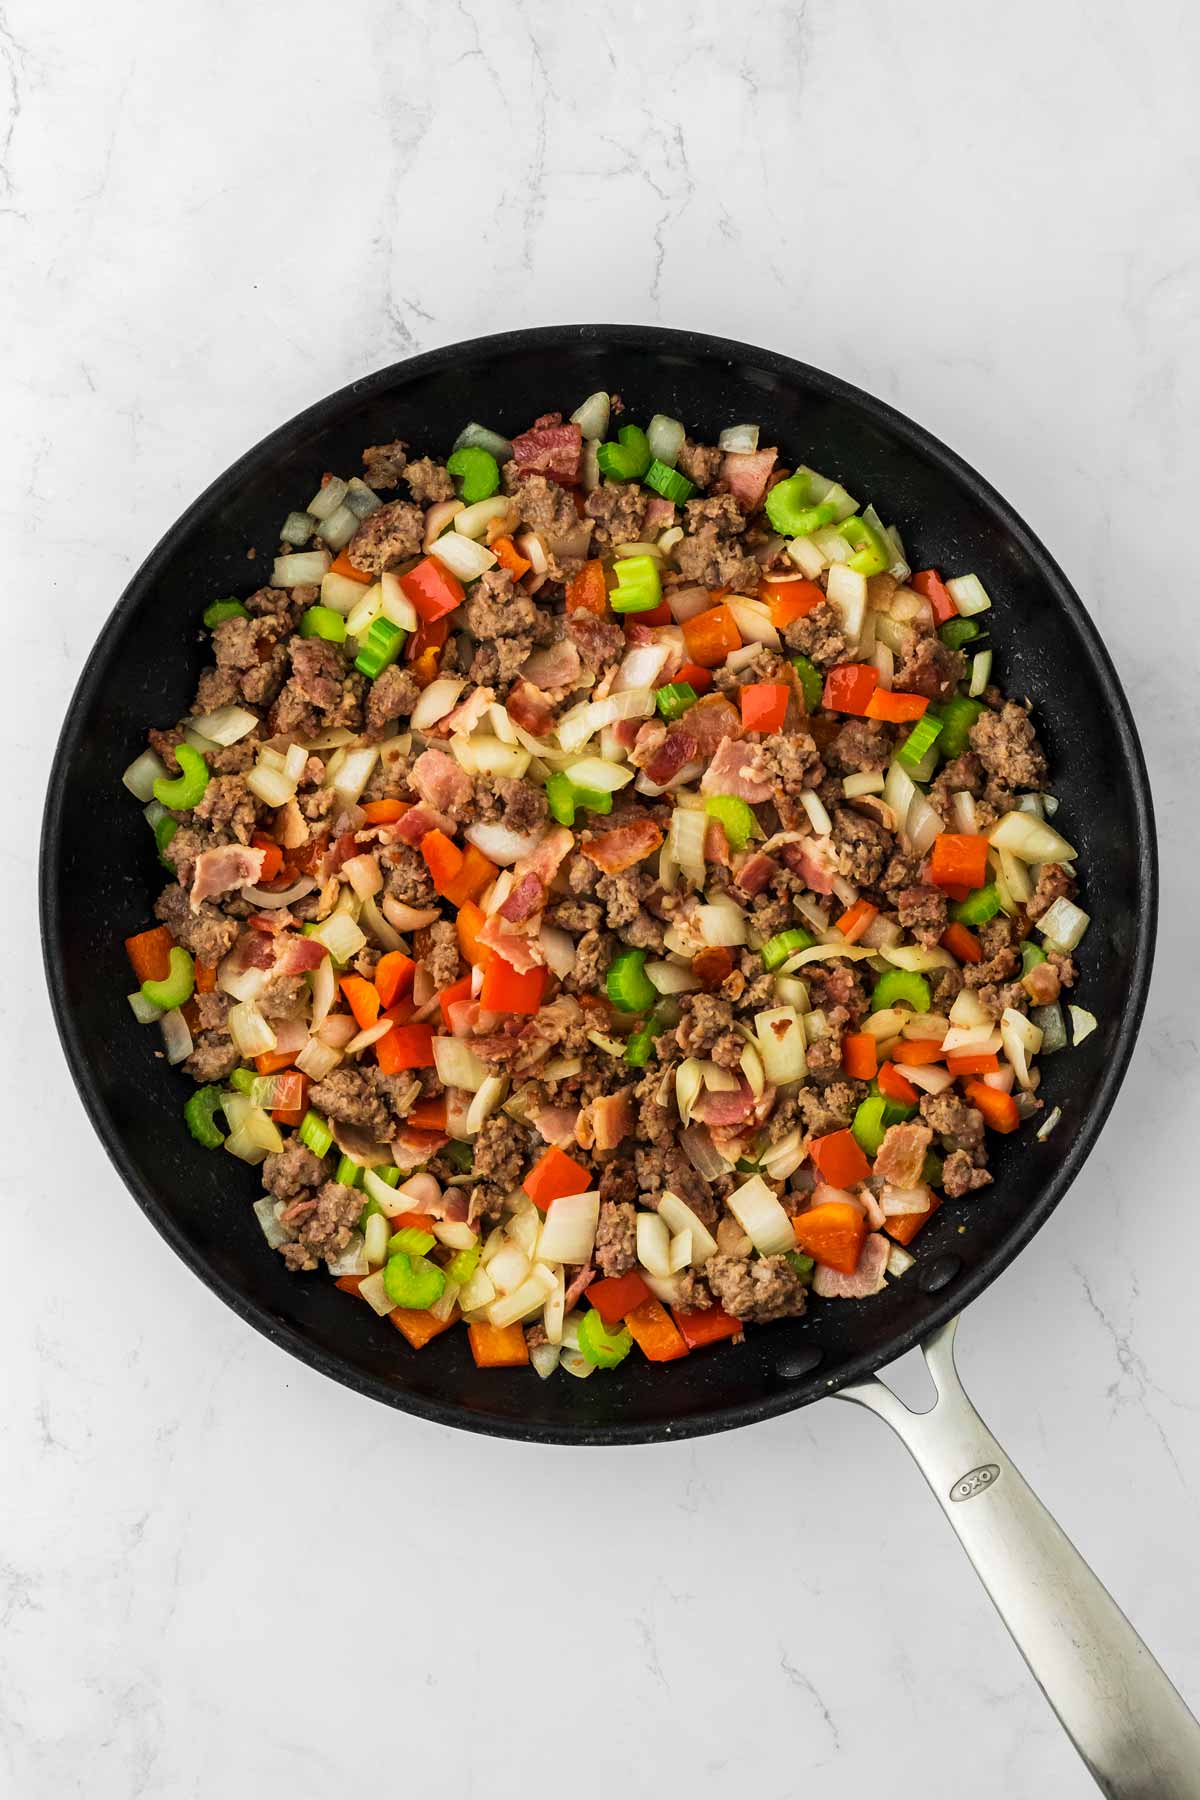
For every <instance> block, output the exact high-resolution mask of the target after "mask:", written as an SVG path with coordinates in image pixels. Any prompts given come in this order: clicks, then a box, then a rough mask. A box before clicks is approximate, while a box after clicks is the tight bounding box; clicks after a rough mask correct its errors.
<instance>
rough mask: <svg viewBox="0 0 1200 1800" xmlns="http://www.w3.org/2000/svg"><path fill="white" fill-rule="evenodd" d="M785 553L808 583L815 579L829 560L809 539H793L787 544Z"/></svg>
mask: <svg viewBox="0 0 1200 1800" xmlns="http://www.w3.org/2000/svg"><path fill="white" fill-rule="evenodd" d="M787 553H788V555H789V556H790V557H791V559H792V561H793V562H794V563H795V565H796V567H797V568H798V569H799V571H800V573H801V574H802V575H806V576H807V577H808V579H809V580H810V581H815V580H816V579H817V576H818V575H819V574H820V573H821V571H822V569H824V568H825V566H826V564H827V563H828V560H829V559H828V557H827V556H825V555H824V553H823V552H822V550H821V549H820V547H819V545H818V544H816V543H815V542H814V541H813V539H812V538H810V537H804V538H793V539H792V540H791V542H790V543H789V544H788V547H787Z"/></svg>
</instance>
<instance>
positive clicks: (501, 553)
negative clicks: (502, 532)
mask: <svg viewBox="0 0 1200 1800" xmlns="http://www.w3.org/2000/svg"><path fill="white" fill-rule="evenodd" d="M491 548H492V552H493V554H494V556H495V558H496V561H497V562H498V563H499V564H500V567H501V568H502V569H507V570H508V572H509V574H510V575H511V576H512V578H513V580H514V581H520V579H521V577H522V575H528V573H529V571H530V569H531V568H532V567H533V564H532V563H531V562H527V561H526V560H525V558H524V557H523V556H522V555H521V552H520V551H519V550H518V549H517V546H516V545H515V544H514V543H513V541H512V539H511V538H510V537H498V538H494V539H493V540H492V545H491Z"/></svg>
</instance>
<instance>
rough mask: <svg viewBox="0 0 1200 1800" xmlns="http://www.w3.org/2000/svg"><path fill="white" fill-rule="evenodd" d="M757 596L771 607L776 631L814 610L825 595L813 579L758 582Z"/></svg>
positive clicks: (772, 621)
mask: <svg viewBox="0 0 1200 1800" xmlns="http://www.w3.org/2000/svg"><path fill="white" fill-rule="evenodd" d="M758 597H759V599H760V600H765V601H766V602H767V604H768V606H769V607H770V608H771V623H772V625H774V627H775V629H776V631H784V630H786V628H787V627H788V626H789V625H793V624H795V622H796V620H797V619H806V618H807V617H808V615H809V613H810V612H815V611H816V609H817V607H818V606H820V604H821V602H822V601H823V600H824V598H825V595H824V592H823V591H822V589H821V588H819V587H818V586H817V584H816V582H815V581H769V580H766V579H764V580H762V581H760V582H759V584H758Z"/></svg>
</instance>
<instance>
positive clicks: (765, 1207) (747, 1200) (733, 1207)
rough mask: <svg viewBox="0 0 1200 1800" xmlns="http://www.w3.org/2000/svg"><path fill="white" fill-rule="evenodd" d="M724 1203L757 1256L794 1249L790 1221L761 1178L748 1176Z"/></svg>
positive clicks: (794, 1240) (775, 1254)
mask: <svg viewBox="0 0 1200 1800" xmlns="http://www.w3.org/2000/svg"><path fill="white" fill-rule="evenodd" d="M725 1204H726V1206H727V1207H728V1208H729V1211H730V1212H731V1213H732V1214H733V1216H734V1218H735V1219H736V1220H737V1222H738V1224H739V1225H740V1226H741V1227H742V1230H743V1231H744V1232H745V1233H746V1236H747V1237H748V1238H749V1239H750V1241H751V1243H752V1244H753V1245H754V1248H755V1249H756V1250H757V1251H758V1253H759V1255H760V1256H778V1255H779V1254H780V1252H781V1251H784V1250H794V1249H795V1248H796V1234H795V1232H794V1231H793V1229H792V1221H791V1220H790V1219H789V1217H788V1215H787V1213H786V1212H784V1210H783V1207H782V1206H781V1205H780V1204H779V1202H778V1200H777V1199H776V1198H775V1196H774V1194H773V1193H772V1192H771V1190H770V1188H769V1187H768V1186H767V1184H766V1182H765V1181H764V1180H763V1178H762V1176H761V1175H752V1176H751V1177H750V1179H749V1181H747V1182H745V1183H743V1185H742V1186H741V1187H740V1188H737V1189H735V1191H734V1192H733V1193H732V1194H730V1196H729V1198H728V1199H727V1200H726V1202H725Z"/></svg>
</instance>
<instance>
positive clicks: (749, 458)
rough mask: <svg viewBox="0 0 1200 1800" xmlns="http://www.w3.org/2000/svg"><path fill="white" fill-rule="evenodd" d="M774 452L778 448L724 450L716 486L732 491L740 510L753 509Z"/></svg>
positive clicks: (763, 490) (764, 487) (758, 501)
mask: <svg viewBox="0 0 1200 1800" xmlns="http://www.w3.org/2000/svg"><path fill="white" fill-rule="evenodd" d="M778 456H779V452H778V450H729V451H726V454H725V460H724V462H722V464H721V475H720V479H719V482H718V486H719V487H722V488H725V489H726V490H727V491H728V492H729V493H731V494H732V495H733V497H734V499H735V500H736V501H737V503H738V505H739V506H740V507H741V509H742V511H743V512H744V513H752V512H756V511H757V510H758V508H759V507H760V506H761V505H762V500H763V495H764V494H765V493H766V491H767V481H768V478H769V477H770V474H771V471H772V469H773V468H774V467H775V463H776V460H777V459H778Z"/></svg>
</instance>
